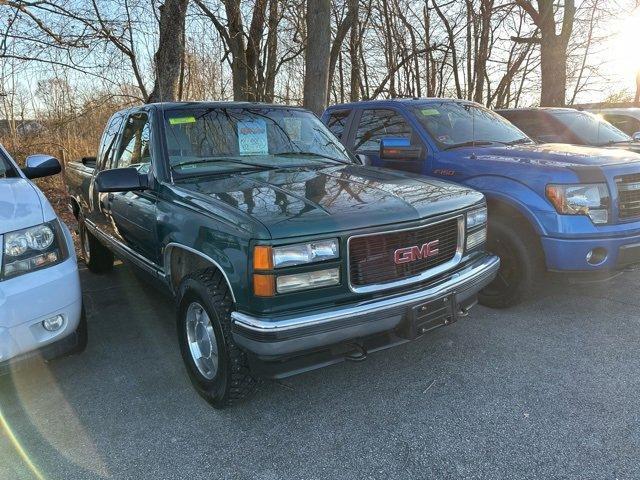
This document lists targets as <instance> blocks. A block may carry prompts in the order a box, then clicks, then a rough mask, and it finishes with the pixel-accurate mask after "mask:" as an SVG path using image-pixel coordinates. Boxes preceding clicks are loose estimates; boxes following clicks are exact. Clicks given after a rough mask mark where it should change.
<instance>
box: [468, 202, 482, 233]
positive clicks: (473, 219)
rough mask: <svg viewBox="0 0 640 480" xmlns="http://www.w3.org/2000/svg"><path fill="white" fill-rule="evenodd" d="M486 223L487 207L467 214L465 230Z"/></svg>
mask: <svg viewBox="0 0 640 480" xmlns="http://www.w3.org/2000/svg"><path fill="white" fill-rule="evenodd" d="M485 223H487V207H483V208H479V209H477V210H472V211H470V212H468V213H467V230H470V229H472V228H475V227H479V226H480V225H484V224H485Z"/></svg>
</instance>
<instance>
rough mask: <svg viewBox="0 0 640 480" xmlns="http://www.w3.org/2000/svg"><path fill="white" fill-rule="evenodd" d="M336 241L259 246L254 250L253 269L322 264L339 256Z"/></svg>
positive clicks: (334, 239)
mask: <svg viewBox="0 0 640 480" xmlns="http://www.w3.org/2000/svg"><path fill="white" fill-rule="evenodd" d="M339 250H340V249H339V244H338V239H337V238H333V239H331V240H319V241H315V242H308V243H296V244H293V245H285V246H282V247H268V246H263V245H259V246H257V247H256V248H255V250H254V257H253V267H254V269H256V270H271V269H272V268H281V267H292V266H294V265H305V264H308V263H315V262H323V261H325V260H331V259H334V258H338V257H339V256H340V251H339Z"/></svg>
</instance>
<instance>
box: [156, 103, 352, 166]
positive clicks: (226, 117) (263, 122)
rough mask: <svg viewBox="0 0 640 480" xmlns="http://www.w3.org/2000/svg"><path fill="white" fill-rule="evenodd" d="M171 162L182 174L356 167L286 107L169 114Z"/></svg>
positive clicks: (309, 120) (320, 128)
mask: <svg viewBox="0 0 640 480" xmlns="http://www.w3.org/2000/svg"><path fill="white" fill-rule="evenodd" d="M164 128H165V132H166V142H167V151H168V153H169V163H170V165H171V168H172V169H173V171H174V172H177V173H181V174H191V173H196V174H199V173H202V172H203V171H207V172H211V171H213V172H214V173H215V172H224V171H233V170H242V169H255V168H276V167H278V168H279V167H287V166H294V165H296V166H299V165H314V164H323V163H324V164H327V163H333V164H335V163H351V159H350V157H349V155H348V154H347V152H346V150H345V148H344V147H343V146H342V145H341V144H340V142H339V141H338V140H337V139H336V138H335V137H334V136H333V134H332V133H331V132H329V130H327V128H326V127H325V126H324V125H323V124H322V123H321V122H320V121H319V120H318V119H317V118H316V117H315V116H314V115H313V114H311V113H309V112H306V111H303V110H297V109H286V108H225V107H216V108H208V109H207V108H205V109H202V108H200V109H193V110H189V109H180V110H173V111H166V112H165V113H164Z"/></svg>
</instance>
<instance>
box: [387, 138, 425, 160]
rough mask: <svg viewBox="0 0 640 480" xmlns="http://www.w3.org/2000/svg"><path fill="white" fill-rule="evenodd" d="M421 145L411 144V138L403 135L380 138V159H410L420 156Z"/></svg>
mask: <svg viewBox="0 0 640 480" xmlns="http://www.w3.org/2000/svg"><path fill="white" fill-rule="evenodd" d="M421 155H422V147H419V146H415V145H411V140H409V139H408V138H403V137H388V138H383V139H382V140H380V159H382V160H412V159H417V158H420V156H421Z"/></svg>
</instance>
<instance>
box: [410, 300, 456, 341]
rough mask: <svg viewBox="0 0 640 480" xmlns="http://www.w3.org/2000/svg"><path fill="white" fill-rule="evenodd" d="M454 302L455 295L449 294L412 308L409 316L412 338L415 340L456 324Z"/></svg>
mask: <svg viewBox="0 0 640 480" xmlns="http://www.w3.org/2000/svg"><path fill="white" fill-rule="evenodd" d="M454 302H455V295H454V294H449V295H445V296H443V297H439V298H436V299H435V300H430V301H428V302H424V303H420V304H418V305H414V306H413V307H411V309H410V312H409V315H408V317H409V318H408V323H409V335H410V337H411V338H415V337H418V336H420V335H424V334H425V333H427V332H429V331H430V330H433V329H435V328H438V327H442V326H444V325H448V324H450V323H453V322H455V321H456V312H455V308H454Z"/></svg>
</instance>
